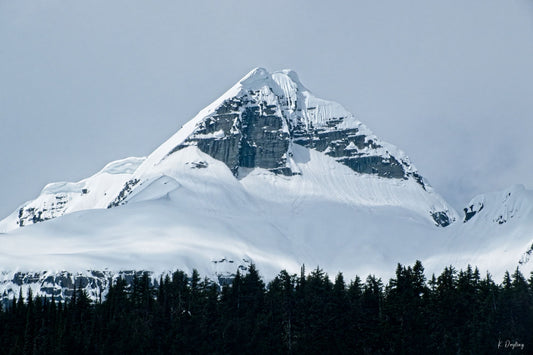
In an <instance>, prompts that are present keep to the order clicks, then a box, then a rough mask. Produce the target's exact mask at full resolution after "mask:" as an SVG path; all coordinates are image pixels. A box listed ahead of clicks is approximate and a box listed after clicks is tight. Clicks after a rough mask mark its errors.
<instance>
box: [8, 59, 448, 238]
mask: <svg viewBox="0 0 533 355" xmlns="http://www.w3.org/2000/svg"><path fill="white" fill-rule="evenodd" d="M191 147H195V148H196V149H198V150H199V151H200V152H202V153H205V154H207V155H209V156H210V157H211V158H213V159H216V160H218V161H221V162H223V163H224V164H225V165H226V166H227V168H228V169H229V170H230V171H231V173H232V174H233V175H234V176H235V178H237V179H242V178H243V177H245V176H246V175H247V174H248V173H249V172H250V171H251V170H253V169H256V168H259V169H265V170H267V171H269V172H271V173H273V174H276V175H282V176H286V177H290V176H294V175H301V174H302V170H301V166H299V164H298V162H297V161H296V160H295V158H294V154H295V150H297V149H303V150H302V151H308V150H313V151H315V152H319V153H322V154H323V155H325V156H326V157H328V158H331V163H333V161H335V162H337V163H339V164H342V165H344V166H346V167H348V168H349V169H351V170H352V171H353V172H354V174H352V175H354V176H368V177H372V178H375V179H377V180H376V181H379V180H380V179H384V180H389V181H391V182H393V181H396V183H399V181H400V180H404V181H405V183H407V182H410V181H413V182H416V183H417V184H418V188H419V189H421V190H423V191H425V192H427V194H426V193H424V192H422V191H418V194H422V195H427V196H425V198H424V200H426V201H425V202H428V201H429V204H428V203H424V204H423V206H419V207H422V208H423V211H420V212H421V213H423V214H425V215H426V216H427V217H430V218H432V219H433V221H434V223H435V224H436V225H438V226H443V227H444V226H447V225H449V224H450V223H452V222H453V221H455V220H456V219H457V215H456V213H455V212H454V211H453V209H452V208H451V207H449V206H448V205H447V204H446V203H445V202H444V201H443V200H442V199H441V198H440V197H439V196H438V195H436V194H434V193H433V191H432V189H431V188H430V187H429V186H428V184H427V182H425V180H424V179H423V178H422V176H421V175H420V174H419V173H418V172H417V170H416V168H415V167H414V166H413V165H412V164H411V162H410V161H409V158H408V157H407V156H406V155H405V154H404V153H403V152H402V151H400V150H399V149H397V148H396V147H395V146H393V145H391V144H389V143H386V142H383V141H381V140H380V139H379V138H377V137H376V136H375V135H373V134H372V132H371V131H370V130H369V129H368V128H367V127H366V126H365V125H363V124H362V123H361V122H359V121H358V120H357V119H356V118H355V117H354V115H352V114H351V113H349V112H348V111H346V110H345V109H344V108H343V107H342V106H341V105H339V104H337V103H335V102H332V101H326V100H323V99H319V98H317V97H315V96H314V95H313V94H312V93H311V92H310V91H309V90H307V89H306V88H305V87H304V86H303V85H302V84H301V82H300V80H299V79H298V75H297V74H296V73H295V72H294V71H292V70H282V71H278V72H274V73H272V74H271V73H269V72H267V71H266V70H265V69H263V68H256V69H254V70H252V71H251V72H250V73H248V74H247V75H246V76H245V77H244V78H242V79H241V80H240V81H239V82H238V83H237V84H235V85H234V86H233V87H232V88H231V89H230V90H228V91H227V92H226V93H225V94H224V95H222V96H221V97H220V98H218V99H217V100H215V102H213V103H212V104H211V105H209V106H207V107H206V108H205V109H203V110H202V111H200V113H198V115H196V117H194V118H193V119H192V120H190V121H189V122H187V123H186V124H185V125H184V126H183V127H182V128H181V129H180V130H179V131H178V132H177V133H176V134H174V135H173V136H172V137H171V138H170V139H168V140H167V141H166V142H165V143H164V144H162V145H161V146H160V147H159V148H157V149H156V150H155V151H154V152H153V153H152V154H150V155H149V156H148V158H146V159H144V158H128V159H125V160H121V161H117V162H112V163H110V164H108V166H106V167H105V168H104V169H103V170H102V171H100V172H99V173H97V174H96V175H94V176H93V177H91V178H88V179H85V180H82V181H81V182H79V183H53V184H49V185H47V186H46V187H45V188H44V189H43V191H42V193H41V196H39V197H38V198H37V199H36V200H34V201H30V202H28V203H26V204H24V205H23V206H21V207H20V208H19V209H18V210H17V211H15V212H14V214H12V215H11V216H10V217H9V218H7V219H6V220H4V221H2V222H0V229H4V230H6V231H8V230H12V229H15V228H17V227H22V226H27V225H28V224H34V223H37V222H42V221H44V220H48V219H51V218H55V217H58V216H61V215H63V214H66V213H70V212H75V211H79V210H84V209H91V208H102V207H115V206H118V205H120V204H124V203H126V202H127V201H128V199H129V198H130V197H131V196H132V195H133V194H135V193H136V192H137V191H138V190H139V188H140V186H142V185H143V184H144V185H145V186H146V184H147V181H151V180H152V179H154V178H158V177H161V176H163V175H167V176H172V174H171V173H168V172H165V171H161V169H160V168H159V167H158V166H160V165H161V164H162V163H163V162H164V161H165V160H168V159H171V157H172V156H173V155H176V154H179V153H180V152H182V151H185V150H187V149H186V148H191ZM324 159H325V157H324ZM191 164H192V165H191V167H195V168H199V169H201V168H203V167H206V166H205V165H204V164H202V163H201V162H196V163H195V162H191ZM324 173H325V174H328V172H326V171H325V172H324ZM405 183H404V184H405ZM377 184H378V185H379V183H377ZM407 184H408V183H407ZM400 185H401V184H400ZM408 185H410V184H408ZM411 188H414V187H413V186H411ZM141 189H142V188H141ZM346 194H347V195H349V194H350V193H348V192H346ZM356 194H357V195H360V196H365V195H368V194H369V191H358V192H356ZM374 195H375V197H374V198H372V201H369V203H370V204H371V205H376V204H377V205H388V204H391V203H392V201H390V200H387V198H392V199H396V197H398V196H383V194H382V193H381V192H378V193H375V194H374ZM382 197H384V199H382ZM415 200H416V198H415ZM407 202H409V201H407ZM414 202H417V201H414ZM392 204H393V205H398V204H400V205H401V203H399V201H395V202H393V203H392ZM408 205H409V203H407V205H406V207H409V206H408ZM410 207H416V206H414V205H413V206H410ZM419 207H416V208H415V209H418V210H419V209H420V208H419Z"/></svg>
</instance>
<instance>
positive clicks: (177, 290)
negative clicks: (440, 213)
mask: <svg viewBox="0 0 533 355" xmlns="http://www.w3.org/2000/svg"><path fill="white" fill-rule="evenodd" d="M25 291H26V292H24V293H23V292H22V290H21V291H20V293H19V297H18V298H14V299H13V300H12V302H10V303H9V304H8V306H7V307H5V309H0V352H1V353H2V354H4V353H5V354H73V353H74V354H262V353H269V354H491V353H498V352H513V350H512V349H511V348H510V347H509V346H510V344H513V345H514V346H515V347H516V346H520V349H518V348H515V350H514V352H518V351H519V350H520V353H524V354H526V353H532V352H533V332H532V331H531V330H532V329H533V274H532V275H531V276H530V278H529V280H527V279H526V278H525V277H524V276H523V275H522V274H521V272H520V270H518V269H516V270H515V271H514V272H513V273H512V274H510V273H506V274H505V276H504V279H503V282H502V284H501V285H497V284H496V283H494V281H493V280H492V278H491V276H490V275H489V274H487V275H486V276H485V277H484V278H481V276H480V273H479V270H477V269H472V267H470V266H469V267H467V269H466V270H459V271H457V270H455V269H454V268H453V267H451V266H450V267H447V268H445V269H444V271H443V272H442V273H441V274H440V275H439V276H437V277H436V276H435V275H433V276H432V277H431V279H430V280H429V281H428V282H427V281H426V277H425V275H424V268H423V266H422V264H421V263H420V262H419V261H417V262H416V263H415V264H414V265H413V266H407V267H405V266H403V265H400V264H399V265H398V266H397V268H396V273H395V275H394V278H392V279H391V280H389V282H388V284H387V285H384V284H383V282H382V281H381V279H379V278H377V277H375V276H372V275H371V276H368V277H367V279H366V281H365V282H364V283H363V282H362V281H361V279H360V278H359V277H355V279H354V280H353V281H351V282H349V283H347V282H346V281H345V279H344V275H343V274H342V273H339V274H337V276H336V277H335V281H334V282H332V281H331V280H330V279H329V277H328V275H327V274H325V273H324V271H323V270H322V269H320V268H318V267H317V268H316V269H314V270H313V271H312V272H311V273H310V274H306V272H305V269H304V268H303V267H302V271H301V274H300V275H299V276H298V275H291V274H289V273H288V272H287V271H285V270H284V271H281V272H280V273H279V274H278V275H277V276H276V277H275V278H274V279H273V280H272V281H270V283H269V284H268V285H267V286H265V284H264V282H263V280H262V279H261V277H260V274H259V272H258V270H257V269H256V267H255V266H254V265H251V266H250V268H249V270H248V272H247V273H246V274H241V273H237V275H236V277H235V279H234V280H233V282H232V284H231V285H227V286H225V287H223V288H222V289H220V288H219V286H218V285H216V284H214V283H212V282H210V281H209V280H208V279H204V280H202V279H201V278H200V275H199V274H198V272H197V271H196V270H194V271H193V273H192V275H191V276H189V275H187V274H186V273H184V272H182V271H179V270H178V271H176V272H175V273H173V274H172V275H171V276H166V277H164V278H163V277H161V278H160V279H159V280H158V281H157V282H155V280H151V279H150V276H149V275H148V274H147V273H145V274H142V275H141V274H138V275H137V276H135V277H134V279H133V281H132V283H131V284H128V283H127V282H126V281H125V280H124V279H122V278H119V279H117V280H115V282H114V283H113V285H112V286H111V287H110V289H109V292H108V294H107V296H106V297H105V299H103V300H98V302H96V303H93V302H91V300H90V299H89V297H88V295H87V293H86V292H85V291H84V290H83V289H81V288H79V287H78V288H77V289H76V290H75V291H74V294H73V296H72V298H71V300H70V301H69V302H67V303H57V302H56V301H55V300H54V299H53V298H52V299H47V298H44V299H43V298H41V297H34V295H33V294H32V293H31V290H25ZM23 294H25V295H26V297H25V298H23ZM506 344H507V346H508V347H507V348H506ZM498 346H500V348H498ZM521 346H523V348H521Z"/></svg>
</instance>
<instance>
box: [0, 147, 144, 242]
mask: <svg viewBox="0 0 533 355" xmlns="http://www.w3.org/2000/svg"><path fill="white" fill-rule="evenodd" d="M144 160H145V158H139V157H131V158H126V159H121V160H117V161H113V162H111V163H108V164H107V165H106V166H105V167H104V168H103V169H102V170H100V171H99V172H97V173H96V174H94V175H92V176H91V177H88V178H86V179H83V180H81V181H78V182H53V183H50V184H47V185H46V186H45V187H44V188H43V189H42V191H41V194H40V195H39V196H38V197H37V198H36V199H35V200H31V201H28V202H26V203H24V204H22V205H21V206H20V207H19V208H18V209H17V210H15V211H14V212H13V213H12V214H11V215H9V216H8V217H6V218H5V219H3V220H2V221H0V232H8V231H11V230H14V229H16V228H18V227H24V226H27V225H30V224H35V223H38V222H42V221H46V220H49V219H52V218H56V217H60V216H62V215H64V214H67V213H72V212H76V211H81V210H87V209H93V208H106V207H107V205H108V204H109V202H110V201H112V200H113V199H114V198H115V196H116V194H118V192H119V191H120V190H121V189H122V188H123V186H124V183H125V182H126V181H128V180H129V178H130V176H131V175H132V174H133V173H134V172H135V170H136V169H137V168H138V167H139V166H140V165H141V164H142V162H143V161H144Z"/></svg>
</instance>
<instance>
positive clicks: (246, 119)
mask: <svg viewBox="0 0 533 355" xmlns="http://www.w3.org/2000/svg"><path fill="white" fill-rule="evenodd" d="M509 192H510V193H511V194H510V195H509V196H507V197H505V196H504V195H505V194H507V193H508V192H505V193H502V194H503V195H502V196H500V195H486V196H481V197H477V198H475V199H474V200H472V202H471V204H470V205H469V206H467V207H466V209H465V211H464V212H465V216H464V217H460V216H459V214H458V213H457V212H456V211H454V209H453V208H452V207H450V206H449V205H448V204H447V203H446V201H445V200H444V199H443V198H442V197H441V196H440V195H438V194H437V193H436V192H435V191H434V190H433V188H432V187H431V186H430V185H429V184H428V183H427V181H426V180H425V179H424V178H423V177H422V175H421V174H420V173H419V172H418V171H417V169H416V168H415V167H414V166H413V164H412V163H411V162H410V160H409V158H408V157H407V156H406V155H405V154H404V153H403V152H402V151H401V150H399V149H398V148H396V147H395V146H393V145H391V144H389V143H386V142H383V141H382V140H380V139H379V138H378V137H376V136H375V135H374V134H372V132H371V131H370V130H369V129H368V128H367V127H366V126H364V125H363V124H362V123H361V122H359V121H358V120H357V119H356V118H355V117H354V116H353V115H352V114H351V113H349V112H347V111H346V110H345V109H344V108H343V107H342V106H341V105H339V104H337V103H334V102H331V101H326V100H322V99H319V98H317V97H315V96H314V95H313V94H311V93H310V92H309V91H308V90H307V89H306V88H305V87H304V86H303V85H302V84H301V82H300V81H299V79H298V77H297V75H296V73H295V72H293V71H290V70H283V71H280V72H274V73H269V72H267V71H266V70H265V69H260V68H258V69H254V70H253V71H252V72H250V73H249V74H248V75H246V76H245V77H244V78H243V79H242V80H240V81H239V82H238V83H237V84H236V85H234V86H233V87H232V88H231V89H230V90H228V91H227V92H226V93H225V94H224V95H222V96H221V97H220V98H219V99H217V100H216V101H215V102H213V103H212V104H211V105H209V106H208V107H206V108H205V109H203V110H202V111H200V113H198V115H196V117H194V118H193V119H192V120H190V121H189V122H188V123H186V124H185V125H184V126H183V127H182V128H181V129H180V130H178V132H177V133H176V134H174V135H173V136H171V137H170V138H169V139H168V140H167V141H166V142H165V143H163V144H162V145H161V146H160V147H159V148H157V149H156V150H155V151H154V152H153V153H151V154H150V155H149V156H148V157H146V158H128V159H124V160H121V161H116V162H112V163H110V164H108V165H107V166H106V167H104V169H102V170H101V171H100V172H98V173H96V174H95V175H93V176H91V177H89V178H87V179H85V180H82V181H80V182H77V183H53V184H49V185H47V186H46V187H45V188H44V189H43V191H42V192H41V195H40V196H39V197H38V198H36V199H35V200H33V201H29V202H27V203H25V204H23V205H22V206H20V207H19V208H18V209H17V210H15V211H14V212H13V213H12V214H11V215H10V216H8V217H7V218H5V219H4V220H2V221H1V222H0V231H3V232H5V233H6V234H4V235H2V236H0V262H1V265H2V268H3V273H2V274H1V279H0V284H1V285H3V286H0V292H2V290H5V291H6V294H8V295H11V294H13V293H16V292H18V291H17V290H18V287H20V286H21V285H23V284H31V285H33V286H32V287H34V288H35V289H34V292H39V290H40V292H46V293H47V294H56V295H64V296H68V292H66V291H65V287H66V288H67V291H68V286H64V285H72V284H73V282H74V281H73V280H75V279H76V280H77V279H79V280H83V281H80V282H83V285H84V287H87V288H88V289H89V290H90V291H91V292H93V296H94V295H95V292H96V290H98V289H100V288H103V289H105V287H107V286H106V285H107V284H108V282H109V279H110V278H113V277H116V275H118V274H119V273H120V272H122V273H124V270H148V271H151V272H153V274H154V275H158V274H161V273H164V272H168V271H171V270H174V269H176V268H180V269H183V270H185V271H188V272H190V271H192V269H193V268H196V269H198V270H199V271H200V272H201V273H202V274H204V275H208V276H210V277H211V278H212V279H214V280H219V281H221V282H222V281H223V280H224V279H227V278H228V277H231V275H232V274H233V273H235V272H236V270H237V269H238V268H241V269H245V268H246V267H247V265H248V264H249V263H250V262H254V263H256V264H257V265H258V267H259V270H261V271H262V272H263V274H264V275H265V276H266V277H272V276H274V274H275V273H277V272H278V271H280V270H281V269H283V268H285V269H288V270H289V271H292V272H296V271H298V270H299V268H300V266H301V265H302V264H306V265H308V266H312V267H314V266H316V265H320V266H321V267H323V268H324V269H325V270H326V271H328V272H330V273H335V272H337V271H339V270H342V271H343V272H345V273H347V276H348V277H353V276H354V275H355V274H356V273H357V274H359V275H361V276H365V275H366V274H368V273H378V274H379V273H381V275H383V276H386V275H388V274H389V273H390V272H392V271H393V270H394V267H395V264H396V263H397V262H401V263H412V262H414V261H415V260H416V259H422V261H423V262H425V263H426V265H427V266H429V268H430V270H434V271H436V272H438V271H440V268H441V267H443V266H445V265H449V264H450V263H456V264H457V265H458V267H461V266H463V264H464V265H466V264H465V263H468V262H471V263H476V264H477V265H479V266H480V267H482V268H484V269H490V270H491V271H492V272H501V271H502V270H505V269H512V268H514V267H516V265H519V264H518V263H519V261H520V262H521V264H520V265H522V267H531V266H530V265H529V264H531V263H533V262H531V263H529V261H528V260H529V259H528V257H529V255H530V254H531V252H529V254H528V251H529V250H530V248H529V246H528V245H526V244H528V243H529V245H530V244H531V241H532V240H533V234H532V233H531V232H530V231H531V230H532V229H531V228H529V227H531V224H533V222H532V221H533V216H532V214H531V213H532V212H531V211H532V209H531V208H530V206H533V198H532V196H531V193H530V192H528V191H525V190H524V189H520V188H518V187H515V188H513V189H512V191H509ZM483 238H485V239H483ZM480 244H482V245H480ZM501 246H506V248H507V249H505V251H502V250H499V249H498V248H500V247H501ZM491 253H492V254H491ZM495 255H498V256H499V255H503V256H504V257H503V258H500V259H499V260H500V261H501V265H499V266H498V268H497V269H495V268H494V267H491V265H492V264H491V262H492V261H491V260H492V259H491V258H493V257H494V256H495ZM526 259H527V260H526ZM43 270H46V271H43ZM68 272H70V273H68ZM76 275H77V276H76ZM95 275H96V276H95ZM129 275H131V272H130V274H129ZM39 285H40V286H39Z"/></svg>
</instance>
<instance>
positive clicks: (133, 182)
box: [107, 179, 140, 208]
mask: <svg viewBox="0 0 533 355" xmlns="http://www.w3.org/2000/svg"><path fill="white" fill-rule="evenodd" d="M139 181H140V180H139V179H131V180H129V181H127V182H126V183H125V184H124V187H123V188H122V190H120V192H119V194H118V196H117V197H116V198H115V199H114V200H113V201H112V202H111V203H110V204H109V205H108V206H107V208H111V207H116V206H119V205H120V204H121V203H122V202H123V201H124V200H125V199H126V197H128V195H129V193H130V192H131V190H132V189H133V187H134V186H135V185H137V184H138V183H139Z"/></svg>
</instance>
